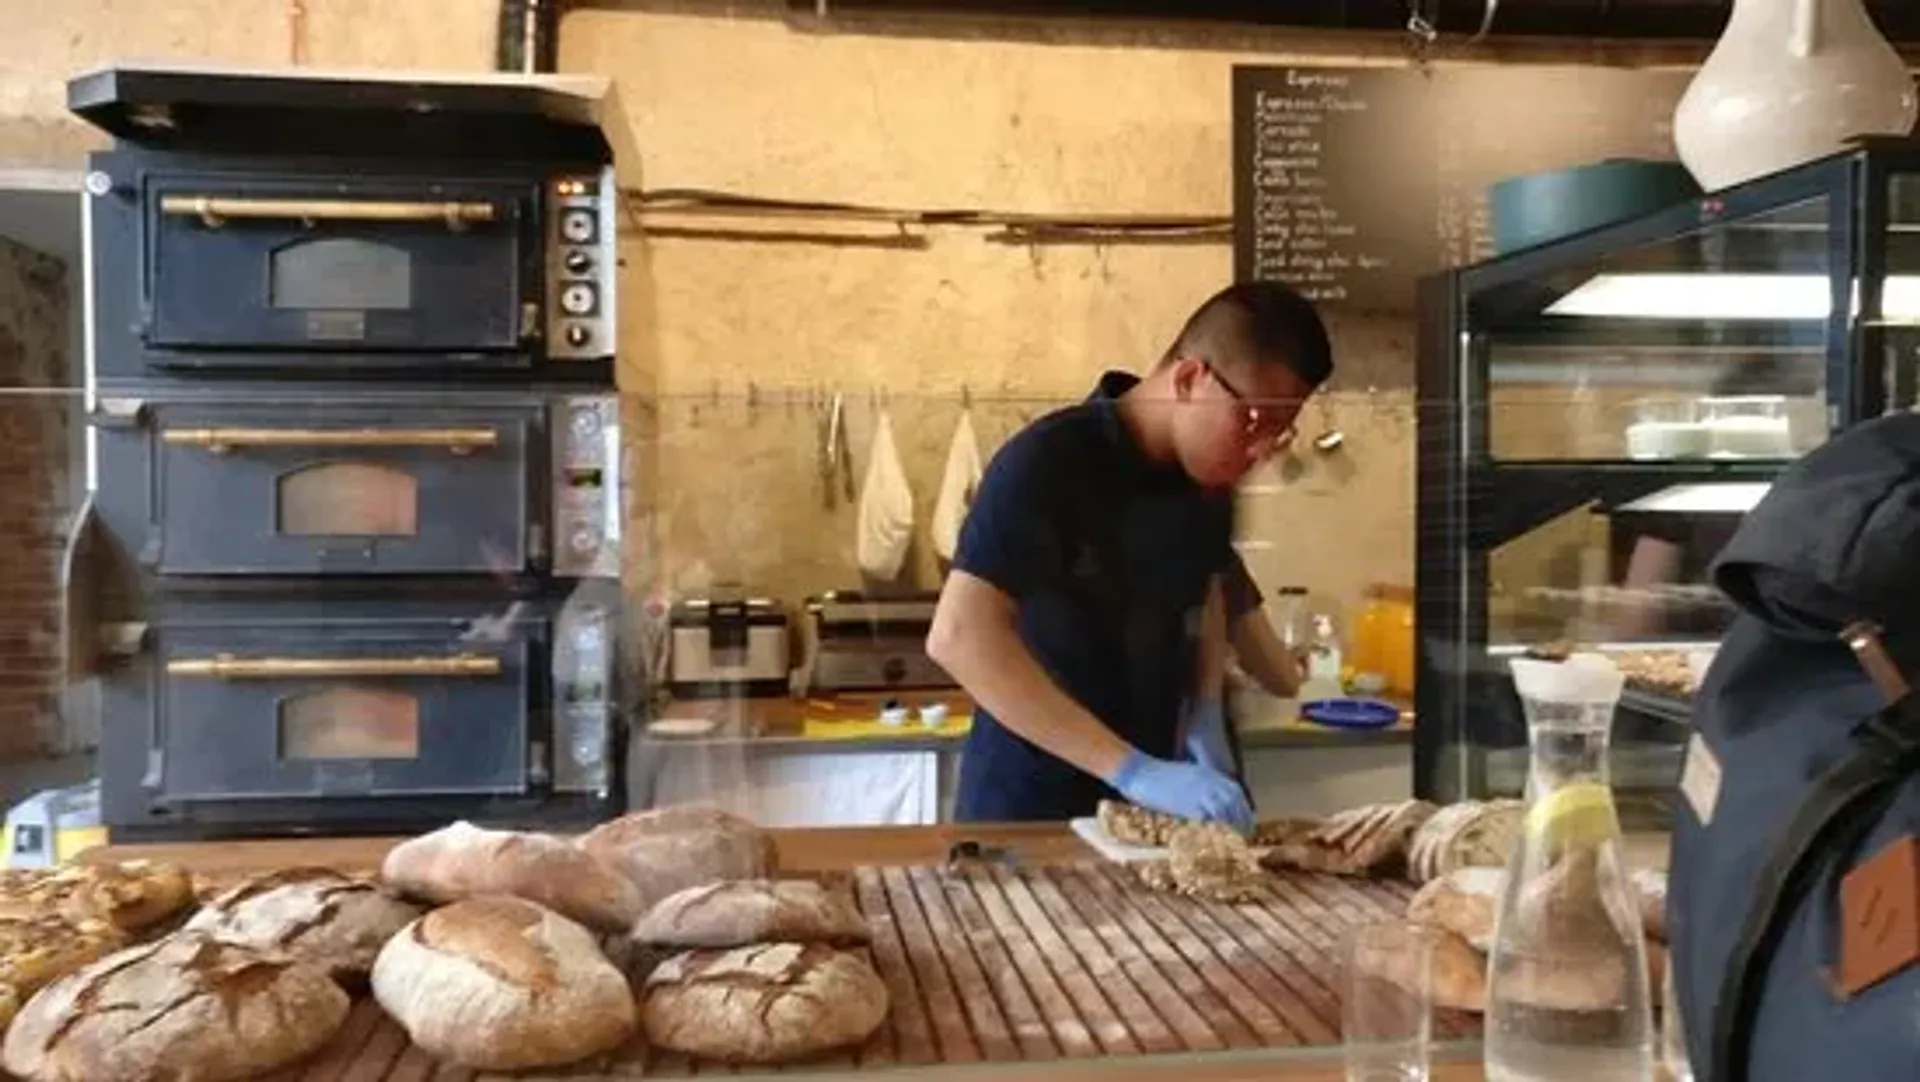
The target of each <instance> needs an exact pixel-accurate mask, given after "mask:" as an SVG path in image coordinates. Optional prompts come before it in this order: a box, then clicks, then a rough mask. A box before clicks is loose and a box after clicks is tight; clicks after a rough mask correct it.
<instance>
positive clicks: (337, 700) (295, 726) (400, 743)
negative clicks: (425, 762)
mask: <svg viewBox="0 0 1920 1082" xmlns="http://www.w3.org/2000/svg"><path fill="white" fill-rule="evenodd" d="M419 757H420V696H419V695H418V694H416V693H413V692H409V691H405V690H403V689H399V688H379V687H340V688H328V689H326V690H325V691H310V692H305V693H303V694H299V695H289V696H287V697H286V698H285V699H282V700H281V701H280V758H281V759H282V760H295V761H301V760H325V759H418V758H419Z"/></svg>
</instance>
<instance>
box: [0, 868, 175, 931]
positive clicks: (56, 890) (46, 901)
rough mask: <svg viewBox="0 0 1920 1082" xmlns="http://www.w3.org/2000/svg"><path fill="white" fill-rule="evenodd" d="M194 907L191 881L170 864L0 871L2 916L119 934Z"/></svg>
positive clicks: (0, 908) (143, 928) (154, 925)
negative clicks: (101, 924)
mask: <svg viewBox="0 0 1920 1082" xmlns="http://www.w3.org/2000/svg"><path fill="white" fill-rule="evenodd" d="M192 903H193V881H192V879H191V878H189V877H188V875H187V873H186V871H185V870H184V869H182V868H179V867H177V866H175V865H172V864H167V863H164V862H160V861H151V860H128V861H122V862H120V863H118V864H62V865H59V866H57V867H53V868H13V869H8V870H6V871H0V916H13V917H20V916H26V917H42V916H47V915H50V914H54V913H58V914H59V915H61V916H63V917H65V918H67V919H68V920H70V921H75V922H83V921H95V920H97V921H105V922H106V923H108V924H111V925H113V926H114V927H115V928H118V929H120V930H121V931H123V932H143V931H146V930H148V929H150V928H155V927H158V926H159V925H162V924H164V923H166V922H167V921H168V920H170V919H172V918H173V917H175V916H177V915H178V914H180V913H181V912H182V911H183V910H185V909H186V908H187V907H188V906H189V905H191V904H192Z"/></svg>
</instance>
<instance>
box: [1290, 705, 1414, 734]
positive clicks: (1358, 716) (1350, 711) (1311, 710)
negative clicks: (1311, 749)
mask: <svg viewBox="0 0 1920 1082" xmlns="http://www.w3.org/2000/svg"><path fill="white" fill-rule="evenodd" d="M1300 716H1301V717H1303V718H1306V719H1307V720H1308V721H1311V722H1315V723H1317V724H1320V725H1325V726H1328V727H1330V728H1334V729H1385V728H1389V727H1391V726H1392V725H1394V724H1395V723H1397V722H1398V721H1399V720H1400V708H1399V707H1397V706H1395V705H1393V704H1392V703H1383V702H1381V701H1380V700H1378V699H1315V700H1313V701H1312V702H1308V703H1301V704H1300Z"/></svg>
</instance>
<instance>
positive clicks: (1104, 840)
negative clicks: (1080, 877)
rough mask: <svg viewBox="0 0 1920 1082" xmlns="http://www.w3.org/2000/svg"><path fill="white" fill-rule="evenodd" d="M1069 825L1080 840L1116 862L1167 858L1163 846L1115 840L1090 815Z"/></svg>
mask: <svg viewBox="0 0 1920 1082" xmlns="http://www.w3.org/2000/svg"><path fill="white" fill-rule="evenodd" d="M1069 825H1071V826H1072V827H1073V832H1074V833H1075V834H1078V835H1080V840H1081V841H1083V842H1086V843H1087V844H1088V845H1091V846H1093V847H1094V848H1095V849H1097V850H1099V851H1100V855H1101V856H1103V857H1106V858H1107V859H1108V860H1111V861H1115V862H1116V863H1120V864H1135V863H1138V862H1140V861H1143V860H1165V859H1167V851H1166V850H1165V849H1164V848H1158V847H1149V846H1144V845H1128V844H1127V843H1126V842H1123V841H1116V840H1115V839H1114V836H1113V835H1111V834H1108V833H1107V831H1106V828H1105V827H1102V826H1101V825H1100V820H1098V819H1094V818H1091V817H1089V818H1085V819H1075V820H1073V821H1072V823H1071V824H1069Z"/></svg>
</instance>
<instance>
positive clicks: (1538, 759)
mask: <svg viewBox="0 0 1920 1082" xmlns="http://www.w3.org/2000/svg"><path fill="white" fill-rule="evenodd" d="M1512 666H1513V678H1514V686H1515V688H1516V690H1517V691H1518V692H1519V693H1520V701H1521V705H1522V706H1523V707H1524V708H1525V710H1526V715H1527V734H1528V742H1529V744H1530V746H1531V749H1532V765H1531V767H1530V769H1529V771H1528V775H1527V802H1528V808H1527V819H1526V828H1525V830H1523V831H1522V833H1521V837H1520V840H1519V841H1518V842H1517V843H1516V844H1515V846H1514V852H1513V855H1512V857H1511V858H1510V859H1509V861H1508V866H1507V878H1506V885H1505V888H1504V890H1503V891H1502V894H1501V897H1500V904H1499V909H1498V911H1497V915H1496V918H1495V923H1494V941H1493V949H1492V950H1491V951H1490V952H1489V953H1488V956H1487V1014H1486V1053H1485V1054H1486V1074H1487V1078H1488V1079H1489V1080H1491V1082H1556V1080H1559V1079H1580V1080H1581V1082H1648V1080H1651V1079H1652V1078H1653V1064H1654V1054H1653V1046H1654V1038H1653V1021H1652V1013H1651V1010H1650V1008H1649V1003H1648V989H1647V963H1646V940H1645V938H1644V935H1645V933H1644V932H1643V931H1642V927H1641V923H1640V916H1639V906H1638V904H1637V902H1636V901H1635V900H1634V887H1633V884H1632V882H1631V880H1630V879H1629V878H1628V874H1627V868H1626V863H1625V860H1624V859H1623V854H1622V851H1621V850H1622V845H1621V836H1620V819H1619V815H1618V814H1617V813H1616V811H1615V809H1614V802H1613V789H1612V786H1611V784H1610V783H1609V781H1608V778H1607V748H1608V739H1609V736H1610V734H1611V731H1612V728H1613V713H1614V707H1615V705H1616V704H1617V703H1618V702H1619V699H1620V691H1621V687H1622V685H1623V679H1622V676H1621V673H1620V669H1619V667H1618V666H1617V665H1615V664H1614V663H1613V661H1612V660H1611V659H1609V658H1607V657H1605V656H1604V655H1600V654H1574V655H1573V656H1572V657H1569V658H1568V659H1567V660H1565V661H1563V662H1554V661H1536V660H1533V659H1530V658H1516V659H1514V660H1513V661H1512Z"/></svg>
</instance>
